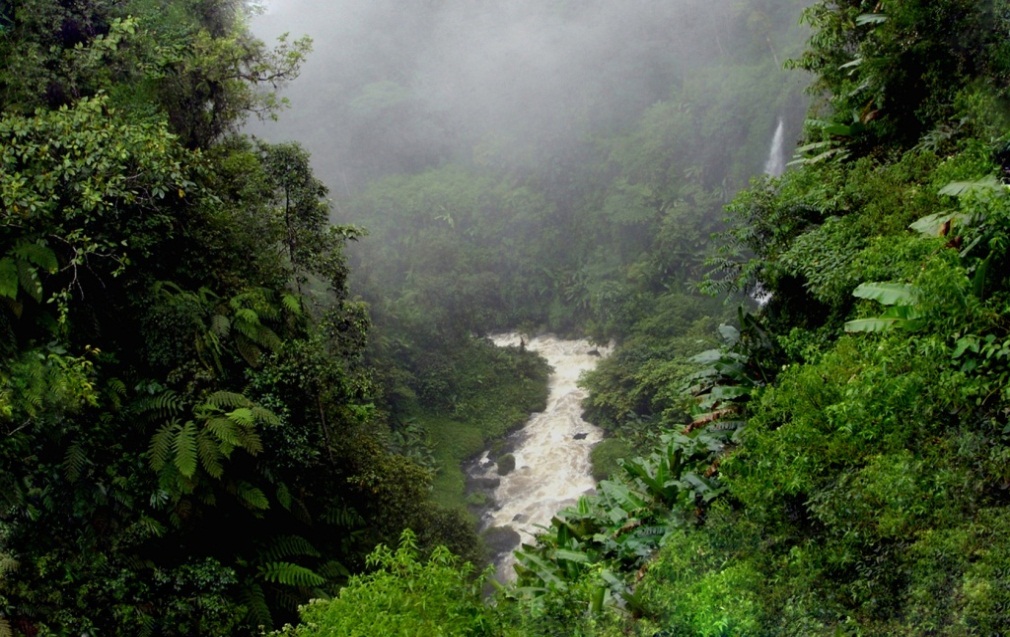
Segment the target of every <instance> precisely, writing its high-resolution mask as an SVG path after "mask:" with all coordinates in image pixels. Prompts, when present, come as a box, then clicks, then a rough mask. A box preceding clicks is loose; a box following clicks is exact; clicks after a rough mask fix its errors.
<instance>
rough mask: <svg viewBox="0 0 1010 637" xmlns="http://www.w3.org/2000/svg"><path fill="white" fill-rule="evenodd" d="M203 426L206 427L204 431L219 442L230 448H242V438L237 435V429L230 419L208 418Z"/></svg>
mask: <svg viewBox="0 0 1010 637" xmlns="http://www.w3.org/2000/svg"><path fill="white" fill-rule="evenodd" d="M204 426H205V427H206V431H208V432H210V433H212V434H214V436H215V437H216V438H217V439H218V440H219V441H221V442H223V443H226V444H228V445H231V446H232V447H241V446H242V438H241V436H240V435H239V427H238V425H236V424H235V422H234V421H232V419H231V418H227V417H225V416H219V417H217V418H210V419H208V420H207V422H206V424H205V425H204ZM226 455H227V453H226Z"/></svg>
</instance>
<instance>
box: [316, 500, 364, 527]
mask: <svg viewBox="0 0 1010 637" xmlns="http://www.w3.org/2000/svg"><path fill="white" fill-rule="evenodd" d="M320 519H322V521H323V522H326V523H327V524H330V525H332V526H335V527H338V528H342V529H350V528H354V527H355V526H360V525H361V524H363V523H364V519H363V518H362V517H361V515H360V514H358V512H357V511H355V510H354V509H353V508H352V507H349V506H346V505H340V506H331V507H328V508H327V509H326V510H325V511H324V512H323V514H322V516H320Z"/></svg>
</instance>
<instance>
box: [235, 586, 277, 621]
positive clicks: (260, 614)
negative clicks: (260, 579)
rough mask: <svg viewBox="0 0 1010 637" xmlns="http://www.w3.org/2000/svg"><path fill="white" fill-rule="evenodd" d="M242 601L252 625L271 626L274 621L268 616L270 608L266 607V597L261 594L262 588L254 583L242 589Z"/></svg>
mask: <svg viewBox="0 0 1010 637" xmlns="http://www.w3.org/2000/svg"><path fill="white" fill-rule="evenodd" d="M242 600H243V601H244V602H245V606H246V609H247V610H246V613H247V614H248V617H249V619H251V620H252V622H251V623H252V624H253V625H256V626H272V625H273V622H274V620H273V617H272V616H271V615H270V606H269V605H267V596H266V595H265V594H264V593H263V587H262V586H260V585H259V584H256V583H250V584H248V585H247V586H245V587H244V588H243V589H242Z"/></svg>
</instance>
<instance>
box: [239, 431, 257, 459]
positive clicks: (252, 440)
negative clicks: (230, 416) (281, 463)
mask: <svg viewBox="0 0 1010 637" xmlns="http://www.w3.org/2000/svg"><path fill="white" fill-rule="evenodd" d="M239 440H241V447H242V448H243V449H245V450H246V451H247V452H249V455H251V456H255V455H257V454H258V453H260V452H261V451H263V441H262V440H261V439H260V437H259V434H257V433H256V432H255V431H252V430H250V429H241V430H239Z"/></svg>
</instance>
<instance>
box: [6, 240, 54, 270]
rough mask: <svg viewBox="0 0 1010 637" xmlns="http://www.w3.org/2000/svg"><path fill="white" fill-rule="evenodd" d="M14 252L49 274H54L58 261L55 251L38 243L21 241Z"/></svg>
mask: <svg viewBox="0 0 1010 637" xmlns="http://www.w3.org/2000/svg"><path fill="white" fill-rule="evenodd" d="M14 254H15V255H16V256H18V257H20V258H21V259H22V260H24V261H27V262H29V263H32V264H34V265H36V266H38V267H40V268H42V269H43V270H45V271H46V272H48V273H49V274H56V270H57V269H58V268H59V262H58V261H57V260H56V253H55V252H53V251H52V250H50V249H49V248H47V247H46V246H44V245H41V244H38V243H29V242H27V241H25V242H21V243H19V244H18V245H17V247H15V248H14Z"/></svg>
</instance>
